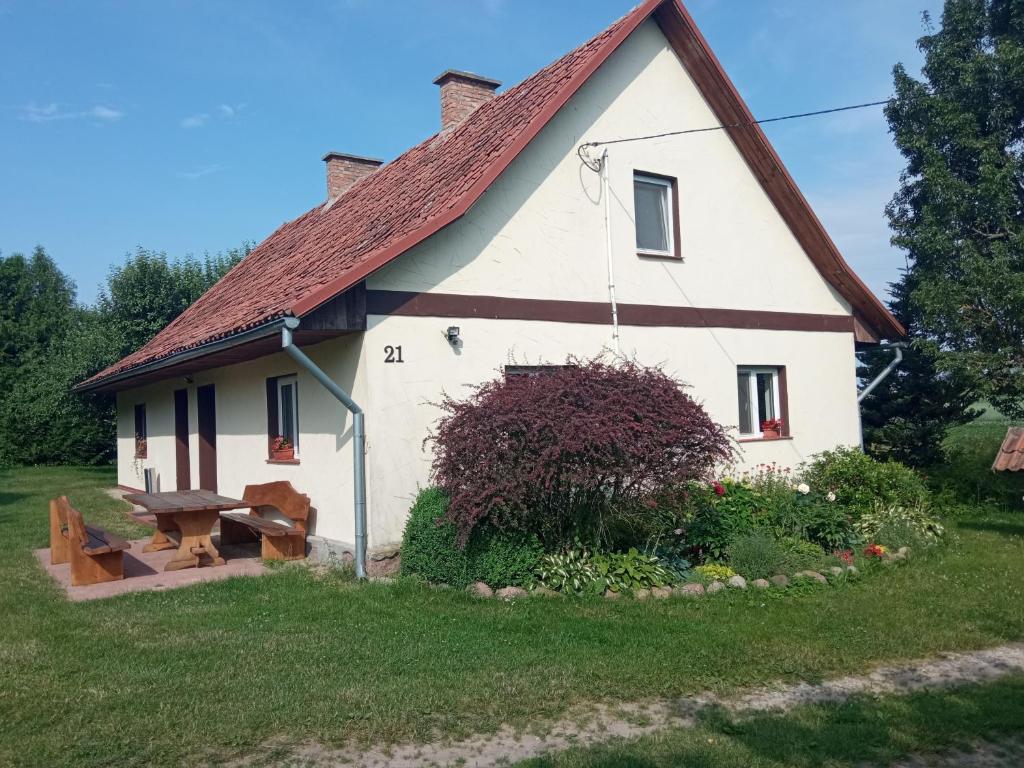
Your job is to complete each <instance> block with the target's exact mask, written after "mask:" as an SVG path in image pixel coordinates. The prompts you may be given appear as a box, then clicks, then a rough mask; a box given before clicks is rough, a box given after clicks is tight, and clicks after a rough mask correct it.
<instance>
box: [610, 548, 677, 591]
mask: <svg viewBox="0 0 1024 768" xmlns="http://www.w3.org/2000/svg"><path fill="white" fill-rule="evenodd" d="M593 562H594V567H595V568H596V569H597V574H598V576H600V577H601V578H602V579H603V580H604V586H605V588H606V589H610V590H611V591H612V592H623V591H628V590H632V591H636V590H638V589H651V588H652V587H664V586H666V585H668V584H671V583H672V582H674V581H675V576H674V574H673V573H672V571H670V570H669V569H668V568H666V567H665V566H663V565H661V564H660V563H659V562H658V558H656V557H651V556H650V555H643V554H640V552H638V551H637V550H636V548H630V550H629V551H628V552H607V553H604V552H603V553H599V554H596V555H594V557H593Z"/></svg>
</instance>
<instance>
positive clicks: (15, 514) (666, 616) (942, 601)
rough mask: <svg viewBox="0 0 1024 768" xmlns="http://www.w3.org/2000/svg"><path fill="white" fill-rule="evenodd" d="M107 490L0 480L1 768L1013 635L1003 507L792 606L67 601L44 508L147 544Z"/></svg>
mask: <svg viewBox="0 0 1024 768" xmlns="http://www.w3.org/2000/svg"><path fill="white" fill-rule="evenodd" d="M113 482H114V478H113V475H112V474H111V473H110V472H108V471H106V470H92V469H89V470H86V469H67V468H32V469H18V470H4V471H0V489H2V492H0V493H2V496H0V584H2V585H3V588H2V589H0V615H2V616H3V619H4V620H3V622H2V623H0V722H2V723H3V727H2V728H0V765H9V764H14V765H38V766H62V765H69V766H70V765H74V766H99V765H119V766H120V765H180V764H185V763H188V764H195V763H200V762H220V761H223V760H228V759H231V758H237V757H240V756H244V755H246V754H249V753H250V752H251V751H252V750H253V749H256V748H258V747H259V746H260V745H261V744H264V743H266V742H268V741H273V742H275V743H277V744H279V745H288V744H294V743H297V742H302V741H308V740H315V741H319V742H322V743H324V744H327V745H338V744H341V743H344V742H346V741H349V740H354V741H357V742H363V743H368V742H389V741H395V740H410V739H413V740H414V739H420V740H427V739H431V738H433V737H436V736H437V735H438V734H444V735H447V736H458V735H463V734H468V733H472V732H478V731H488V730H492V729H495V728H497V727H498V726H499V725H500V724H501V723H503V722H510V723H524V722H526V721H527V720H530V719H536V718H543V717H546V716H556V715H558V714H561V713H563V712H564V711H565V710H566V708H567V707H569V706H571V705H574V704H579V703H583V702H593V701H616V700H632V699H638V698H646V697H657V696H673V695H682V694H687V693H693V692H696V691H700V690H704V689H715V690H728V689H733V688H737V687H741V686H748V685H754V684H760V683H765V682H770V681H773V680H777V679H781V680H794V679H816V678H820V677H823V676H828V675H834V674H838V673H844V672H851V671H856V670H861V669H863V668H865V667H866V666H869V665H871V664H873V663H875V662H879V661H883V660H892V659H901V658H919V657H924V656H928V655H930V654H932V653H935V652H937V651H940V650H951V649H967V648H978V647H983V646H989V645H995V644H998V643H1002V642H1005V641H1009V640H1019V639H1021V638H1022V637H1024V608H1022V606H1024V568H1022V564H1024V518H1022V517H1021V516H1020V515H1019V514H1017V513H1013V512H1007V511H1000V510H997V509H992V510H991V511H980V510H979V511H978V512H977V513H976V514H973V515H971V516H969V517H964V518H961V519H960V520H959V522H958V523H954V524H953V526H952V527H953V528H954V530H955V531H956V532H957V535H956V537H955V540H954V542H953V543H952V544H951V545H950V546H949V547H948V548H945V549H944V550H943V551H942V552H941V553H938V554H935V555H932V556H928V557H926V558H917V559H915V560H913V561H912V562H911V563H909V564H908V565H906V566H905V567H898V568H896V569H895V570H893V571H892V572H891V573H889V574H887V575H885V576H878V577H868V578H865V579H862V580H861V581H860V582H857V583H853V584H850V585H846V586H841V587H835V588H822V589H821V590H820V591H812V592H809V593H807V594H797V595H790V596H787V597H785V598H784V599H783V598H777V597H770V596H766V595H765V594H763V593H756V594H755V593H744V594H729V595H722V596H717V597H716V598H714V599H706V600H701V601H685V600H670V601H659V602H645V603H638V602H635V601H631V600H628V601H617V602H614V603H611V602H608V601H600V600H599V601H594V602H575V601H568V600H547V599H529V600H523V601H517V602H514V603H503V602H498V601H486V602H485V601H479V600H475V599H473V598H471V597H469V596H468V595H465V594H461V593H455V592H452V591H441V590H431V589H428V588H426V587H422V586H419V585H416V584H413V583H405V582H403V583H398V584H394V585H386V584H368V585H356V584H354V583H353V582H352V581H351V580H350V579H349V578H348V577H347V576H346V575H343V574H332V573H328V574H326V575H325V574H322V573H321V574H319V575H318V574H317V573H314V572H311V571H309V570H307V569H306V568H304V567H302V566H291V567H285V568H281V569H278V570H277V571H276V572H275V573H274V574H273V575H270V576H267V577H263V578H259V579H244V578H240V579H233V580H228V581H222V582H216V583H209V584H205V585H200V586H195V587H190V588H186V589H181V590H176V591H170V592H163V593H145V594H133V595H126V596H123V597H119V598H114V599H110V600H104V601H99V602H94V603H86V604H81V603H78V604H71V603H68V602H66V601H64V600H63V599H62V596H61V594H60V592H59V591H58V590H57V588H56V587H55V586H54V585H53V584H52V583H51V582H50V581H49V580H48V577H47V576H46V575H45V573H44V572H43V571H42V569H41V568H39V566H38V564H37V563H36V562H35V560H34V559H33V556H32V555H31V550H32V549H33V548H36V547H43V546H46V545H47V530H48V529H47V511H46V501H47V498H48V497H49V496H51V495H54V494H55V493H58V492H63V493H67V494H68V495H69V496H70V497H71V498H72V501H73V502H74V503H75V504H76V506H78V507H80V508H81V509H82V510H83V512H84V513H85V515H86V518H87V519H89V520H90V521H95V522H96V523H97V524H99V525H101V526H105V527H110V528H113V529H114V530H116V531H118V532H119V533H122V534H129V535H139V534H141V533H142V532H141V531H140V530H139V529H138V528H136V527H134V525H133V524H132V523H130V522H129V521H128V520H127V519H126V518H125V517H124V516H123V515H122V514H121V513H120V512H119V511H118V509H117V505H118V502H115V501H113V500H112V499H110V498H109V497H107V496H106V495H104V494H103V492H102V488H104V487H107V486H110V485H112V484H113ZM610 764H616V763H610ZM620 764H626V763H620ZM629 764H633V763H629Z"/></svg>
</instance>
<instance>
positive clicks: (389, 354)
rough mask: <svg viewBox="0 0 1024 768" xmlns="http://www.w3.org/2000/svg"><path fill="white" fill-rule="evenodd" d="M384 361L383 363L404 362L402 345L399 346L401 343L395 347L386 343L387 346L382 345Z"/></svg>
mask: <svg viewBox="0 0 1024 768" xmlns="http://www.w3.org/2000/svg"><path fill="white" fill-rule="evenodd" d="M384 362H385V363H404V362H405V360H403V359H402V347H401V345H399V346H397V347H392V346H391V345H388V346H386V347H384Z"/></svg>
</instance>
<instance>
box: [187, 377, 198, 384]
mask: <svg viewBox="0 0 1024 768" xmlns="http://www.w3.org/2000/svg"><path fill="white" fill-rule="evenodd" d="M185 383H186V384H195V383H196V380H195V379H194V378H193V377H191V376H186V377H185Z"/></svg>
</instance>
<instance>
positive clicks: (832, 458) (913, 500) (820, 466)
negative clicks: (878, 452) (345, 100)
mask: <svg viewBox="0 0 1024 768" xmlns="http://www.w3.org/2000/svg"><path fill="white" fill-rule="evenodd" d="M801 473H802V477H803V481H804V482H805V483H807V484H808V485H809V486H810V489H811V492H812V493H814V494H816V495H822V496H824V495H827V494H828V493H833V494H835V504H836V505H838V506H839V507H840V508H842V509H843V510H844V511H846V512H847V513H848V514H849V515H851V516H852V518H853V520H854V521H856V520H858V519H860V517H861V516H862V515H864V514H867V513H868V512H870V511H871V510H872V509H874V507H875V505H876V504H884V505H896V506H904V507H912V506H915V505H918V504H925V503H927V502H928V501H929V499H930V495H929V492H928V488H927V486H926V485H925V482H924V478H922V477H921V475H919V474H918V473H917V472H915V471H914V470H912V469H910V468H909V467H906V466H904V465H903V464H900V463H898V462H895V461H885V462H881V461H875V460H874V459H872V458H871V457H869V456H867V455H865V454H864V452H863V451H861V450H860V449H859V448H845V447H839V448H836V449H835V450H833V451H825V452H823V453H819V454H817V455H816V456H814V457H813V458H812V461H811V462H810V463H809V464H805V465H803V466H802V467H801Z"/></svg>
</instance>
